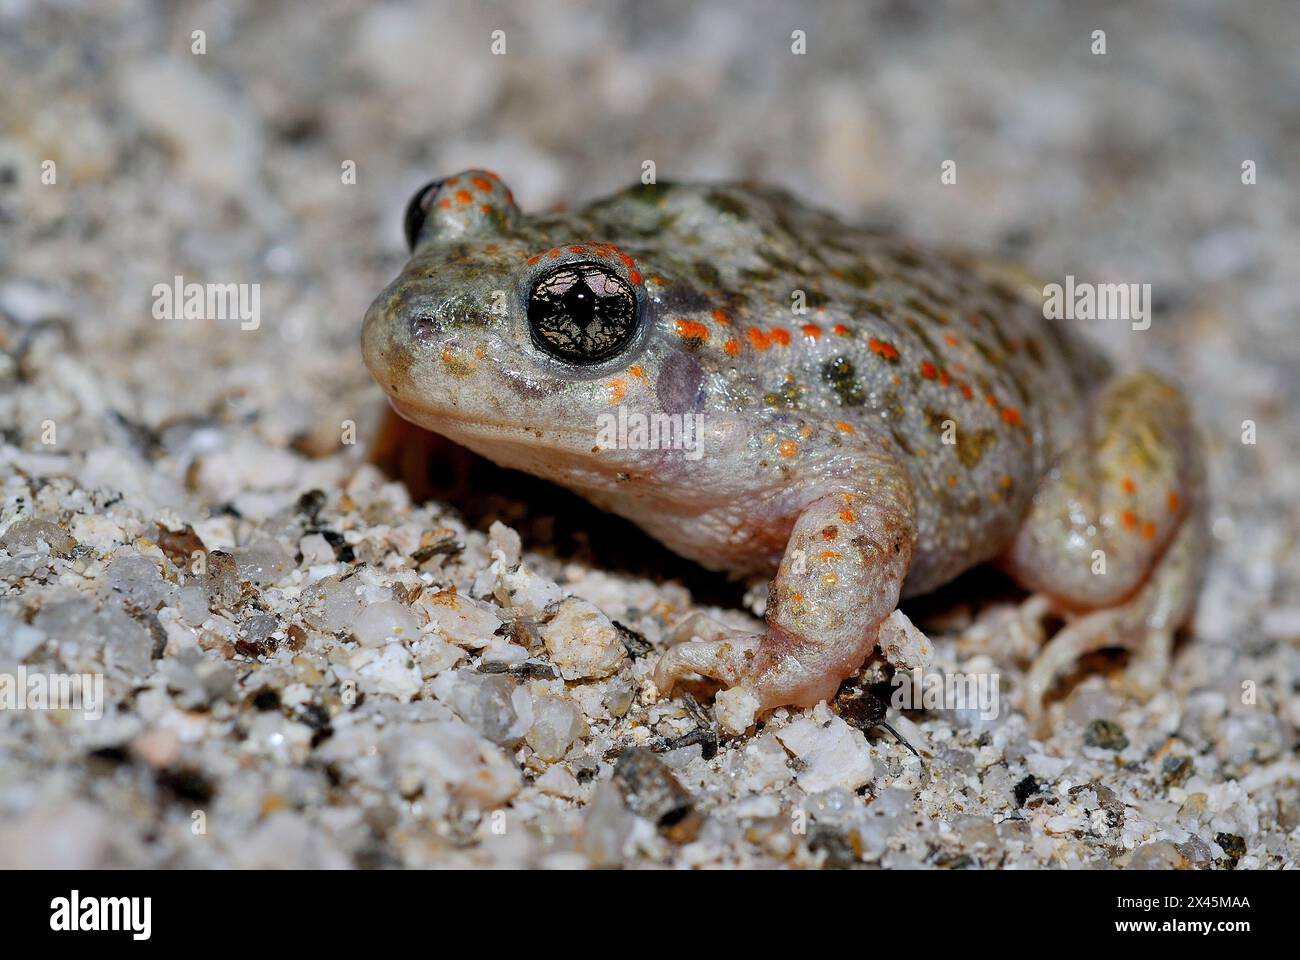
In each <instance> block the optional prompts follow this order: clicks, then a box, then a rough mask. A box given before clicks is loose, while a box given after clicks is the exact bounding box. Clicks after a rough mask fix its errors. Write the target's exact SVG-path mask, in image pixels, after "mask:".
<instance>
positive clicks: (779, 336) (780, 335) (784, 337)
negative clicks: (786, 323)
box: [768, 327, 790, 347]
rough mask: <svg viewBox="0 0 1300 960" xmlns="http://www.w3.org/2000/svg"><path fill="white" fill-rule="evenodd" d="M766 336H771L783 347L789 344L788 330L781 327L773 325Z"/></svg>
mask: <svg viewBox="0 0 1300 960" xmlns="http://www.w3.org/2000/svg"><path fill="white" fill-rule="evenodd" d="M768 336H769V337H771V338H772V340H773V341H774V342H775V343H779V344H780V345H781V346H783V347H788V346H790V331H789V330H785V329H783V328H781V327H773V328H772V330H771V332H770V333H769V334H768Z"/></svg>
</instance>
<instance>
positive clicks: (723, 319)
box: [713, 310, 731, 327]
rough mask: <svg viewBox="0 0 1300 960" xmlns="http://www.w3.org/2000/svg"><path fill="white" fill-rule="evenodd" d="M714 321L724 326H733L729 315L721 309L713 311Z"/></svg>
mask: <svg viewBox="0 0 1300 960" xmlns="http://www.w3.org/2000/svg"><path fill="white" fill-rule="evenodd" d="M713 322H714V323H716V324H719V325H720V326H723V327H729V326H731V321H730V320H728V319H727V315H726V314H725V313H723V312H722V311H721V310H714V311H713Z"/></svg>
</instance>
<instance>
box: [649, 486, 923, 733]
mask: <svg viewBox="0 0 1300 960" xmlns="http://www.w3.org/2000/svg"><path fill="white" fill-rule="evenodd" d="M899 476H900V475H896V474H891V475H890V476H889V477H885V476H881V475H877V477H876V481H875V483H874V484H873V485H871V486H870V487H869V489H870V495H868V494H862V493H829V494H824V495H822V496H820V497H818V498H817V499H815V500H813V501H812V502H811V503H809V504H808V505H807V506H806V507H805V508H804V509H803V510H802V512H801V513H800V514H799V517H798V519H797V520H796V521H795V524H794V528H793V530H792V531H791V534H790V539H789V542H788V543H787V545H786V551H785V555H784V557H783V559H782V561H781V566H780V568H779V570H778V571H777V574H776V578H775V580H773V582H772V590H771V594H770V598H769V601H768V608H767V630H766V631H765V632H764V633H762V634H751V635H746V634H737V635H728V636H725V637H720V638H719V637H715V638H713V639H709V640H691V641H688V642H686V643H682V644H679V645H678V646H676V647H673V648H672V649H671V650H669V651H668V653H666V654H665V655H664V656H663V658H662V659H661V660H660V661H659V665H658V667H657V668H656V670H655V686H656V687H658V689H659V691H660V693H661V694H662V695H667V694H668V693H670V692H671V691H672V688H673V686H674V685H675V684H676V683H677V681H678V680H679V679H681V678H682V677H683V676H685V675H687V674H690V673H698V674H703V675H704V676H707V677H712V678H713V679H716V680H720V681H722V682H723V683H724V684H726V685H727V686H728V687H730V688H731V689H730V690H727V691H724V692H723V693H721V694H719V695H718V700H717V714H718V723H719V726H720V727H721V728H722V729H723V730H725V731H726V732H729V733H739V732H743V730H744V729H745V728H746V727H748V726H749V724H750V723H752V722H753V719H754V717H755V716H756V715H757V713H758V712H759V711H762V710H768V709H771V708H773V707H777V706H782V705H784V704H793V705H796V706H811V705H812V704H815V703H817V702H818V701H819V700H824V699H827V698H829V697H831V696H833V695H834V694H835V691H836V689H838V687H839V684H840V682H841V681H842V680H843V679H844V678H845V677H847V676H849V675H851V674H852V673H853V671H855V670H856V669H857V668H858V667H859V666H861V664H862V661H863V660H864V659H865V658H866V655H867V654H868V653H869V652H870V651H871V648H872V647H873V646H874V645H875V643H876V637H877V633H878V631H879V628H880V623H881V621H883V620H884V619H885V618H886V617H888V616H889V614H890V613H891V612H892V611H893V610H894V607H895V606H896V604H897V603H898V595H899V591H900V589H901V587H902V583H903V577H904V576H905V575H906V573H907V566H908V562H909V560H910V558H911V553H912V542H913V536H914V534H913V528H912V523H911V509H910V506H911V504H910V490H909V488H908V487H907V486H906V485H905V483H903V482H901V480H899V479H898V478H899Z"/></svg>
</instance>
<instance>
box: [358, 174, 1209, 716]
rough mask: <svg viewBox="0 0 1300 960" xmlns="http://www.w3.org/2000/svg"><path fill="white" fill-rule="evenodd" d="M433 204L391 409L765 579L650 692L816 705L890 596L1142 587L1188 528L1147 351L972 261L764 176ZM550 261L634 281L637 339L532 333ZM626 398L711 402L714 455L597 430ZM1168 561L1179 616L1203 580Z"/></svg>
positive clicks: (481, 192)
mask: <svg viewBox="0 0 1300 960" xmlns="http://www.w3.org/2000/svg"><path fill="white" fill-rule="evenodd" d="M474 183H477V184H478V186H477V187H474V186H471V185H472V184H474ZM466 192H468V194H469V195H470V197H471V200H470V201H468V202H467V201H465V199H464V198H465V196H466ZM434 200H435V202H434V203H433V204H432V206H431V208H430V214H429V217H428V220H427V221H426V222H425V223H424V226H423V228H422V230H421V232H420V234H419V237H418V242H417V245H416V248H415V250H414V254H413V256H412V259H411V261H410V263H409V264H408V266H407V267H406V269H405V270H404V271H403V272H402V274H401V276H399V277H398V278H397V279H396V280H395V281H394V282H393V283H392V284H390V285H389V287H388V288H387V289H386V290H385V291H384V292H383V293H382V294H381V295H380V296H379V297H378V298H377V299H376V301H375V303H374V305H373V306H372V307H371V309H370V311H369V312H368V314H367V317H366V322H365V329H364V333H363V348H364V352H365V357H366V362H367V364H368V366H369V367H370V369H371V371H372V373H373V374H374V376H375V377H376V379H377V380H378V381H379V382H380V384H381V385H382V386H383V387H384V388H385V390H386V391H387V392H388V394H389V396H390V399H391V401H392V403H393V406H394V407H395V408H396V409H397V411H398V412H399V413H401V414H402V415H403V416H405V417H407V418H408V419H410V420H413V421H414V422H416V423H419V424H421V425H423V426H426V427H428V428H430V429H433V430H436V431H438V432H440V433H443V434H445V435H447V436H449V437H451V438H452V439H454V440H457V441H459V442H461V443H463V444H465V445H466V446H468V447H470V448H471V449H474V450H476V451H478V452H480V453H482V454H484V455H486V456H488V457H489V458H491V459H493V460H496V461H497V462H499V463H502V464H504V465H506V466H511V467H516V468H519V469H523V470H527V471H529V472H532V473H534V474H537V475H539V476H543V477H546V478H548V479H551V480H554V481H556V482H558V483H561V484H563V485H565V486H568V487H570V488H572V489H574V490H576V491H577V492H579V493H581V494H583V495H584V496H586V497H588V498H589V499H590V500H592V501H593V502H594V503H596V504H597V505H599V506H601V507H603V508H605V509H608V510H611V511H613V512H616V513H619V514H622V515H624V516H627V517H629V518H631V519H632V520H634V521H636V522H637V523H639V524H640V525H641V526H642V527H644V528H645V529H646V530H648V531H649V532H650V533H651V534H653V535H654V536H656V537H658V538H659V539H660V540H662V541H663V542H665V543H666V544H668V545H669V546H670V547H672V548H673V549H675V550H676V551H677V552H678V553H680V554H682V555H683V556H686V557H689V558H691V559H694V560H696V561H698V562H700V563H702V564H704V565H706V566H709V567H711V568H714V569H728V570H733V571H737V572H740V573H747V574H762V575H771V574H773V573H774V572H775V574H776V579H775V580H774V583H773V589H772V593H771V601H770V603H769V610H768V631H767V632H766V634H762V635H759V636H757V637H747V638H740V637H732V638H730V639H729V640H727V641H714V642H711V643H712V645H711V644H710V642H704V641H695V642H694V643H688V644H683V645H681V646H679V647H677V648H674V649H673V650H672V651H671V652H670V653H669V654H667V655H666V656H665V657H664V658H663V662H662V663H661V665H660V670H659V673H658V675H657V678H658V680H659V681H660V684H661V686H662V687H664V688H668V687H671V686H672V684H673V682H674V681H675V679H676V678H677V676H679V675H681V674H684V673H687V672H691V671H694V672H699V673H705V674H708V675H711V676H716V677H718V678H719V679H722V680H723V681H724V682H725V683H727V684H728V685H733V686H735V687H736V688H737V690H743V691H745V693H746V694H747V695H750V696H751V697H752V699H753V700H754V701H756V702H757V704H758V706H759V707H760V708H765V707H770V706H774V705H777V704H779V703H790V702H793V703H808V702H815V700H816V699H818V698H820V697H824V696H827V695H829V694H830V693H833V692H834V689H835V686H836V684H837V683H838V682H839V680H840V679H842V678H843V677H844V676H846V675H848V674H849V673H851V672H852V671H853V670H854V669H856V667H857V665H858V664H860V662H861V660H862V658H863V656H865V654H866V653H867V652H869V650H870V648H871V646H872V645H874V643H875V638H876V630H877V627H878V624H879V623H880V622H881V620H882V619H883V618H884V617H886V616H888V614H889V613H890V612H891V611H892V610H893V608H894V605H895V603H896V602H897V599H898V597H899V596H900V595H904V594H912V593H920V592H924V591H927V590H930V589H933V588H934V587H936V586H939V585H941V584H943V583H945V582H946V581H948V580H950V579H951V578H952V577H954V576H956V575H957V574H959V573H961V572H962V571H963V570H966V569H968V568H969V567H971V566H973V565H975V564H977V563H980V562H984V561H987V560H992V559H995V558H996V559H998V560H999V561H1000V562H1001V563H1002V564H1003V565H1004V567H1006V568H1007V569H1008V570H1010V571H1011V573H1012V574H1013V575H1014V576H1016V577H1017V578H1018V579H1019V580H1021V581H1022V582H1024V583H1025V584H1026V585H1027V586H1030V587H1031V588H1033V589H1036V590H1040V591H1043V592H1045V593H1047V594H1049V595H1051V596H1052V597H1053V598H1055V599H1056V601H1057V602H1058V603H1059V604H1060V605H1061V606H1063V607H1069V608H1071V609H1076V610H1079V609H1090V610H1097V609H1100V608H1115V609H1118V608H1120V607H1122V606H1124V605H1127V607H1125V609H1129V608H1132V607H1133V606H1134V604H1135V603H1139V601H1140V605H1141V606H1142V609H1143V610H1146V609H1148V608H1149V607H1151V605H1152V604H1153V603H1155V602H1156V601H1155V599H1152V598H1150V597H1146V596H1145V594H1146V593H1147V592H1149V591H1144V589H1143V588H1144V586H1145V585H1146V584H1147V583H1148V581H1149V580H1151V579H1152V578H1151V573H1152V571H1153V570H1154V569H1155V568H1156V567H1157V566H1158V565H1159V561H1160V560H1161V558H1162V557H1163V556H1165V555H1167V554H1172V553H1173V552H1174V551H1171V550H1169V549H1168V548H1169V545H1170V543H1171V542H1173V541H1174V539H1175V537H1176V536H1177V534H1178V532H1179V530H1180V529H1182V528H1184V527H1198V526H1199V524H1187V523H1185V522H1184V521H1185V519H1186V518H1188V517H1189V516H1193V515H1194V514H1195V513H1196V511H1195V510H1194V507H1195V505H1196V504H1197V503H1198V502H1199V489H1200V468H1199V457H1198V455H1197V453H1196V446H1195V442H1194V439H1193V434H1192V430H1191V427H1190V423H1189V420H1188V417H1187V412H1186V408H1185V405H1184V404H1183V403H1182V401H1181V398H1180V397H1179V396H1178V395H1177V393H1176V392H1175V391H1174V390H1173V389H1172V388H1171V387H1169V386H1167V385H1166V384H1164V383H1163V382H1161V381H1159V380H1158V379H1156V378H1155V377H1153V376H1151V375H1149V374H1139V375H1136V376H1135V377H1131V378H1128V379H1126V380H1120V381H1114V382H1110V381H1107V380H1106V372H1105V367H1104V365H1103V364H1102V363H1101V362H1100V361H1099V360H1098V359H1097V357H1096V356H1094V355H1092V354H1091V353H1090V352H1088V351H1087V350H1086V349H1084V348H1083V347H1082V346H1081V345H1080V344H1079V343H1078V342H1076V341H1075V340H1074V339H1073V338H1071V337H1069V336H1068V335H1067V331H1066V330H1064V329H1061V328H1060V325H1059V324H1053V323H1051V322H1049V321H1047V320H1045V319H1044V318H1043V317H1042V313H1041V310H1040V309H1037V308H1036V307H1034V306H1033V305H1031V304H1030V303H1029V302H1028V301H1026V300H1023V299H1022V298H1021V297H1020V296H1018V295H1017V294H1015V293H1013V292H1012V291H1011V290H1010V289H1009V288H1008V287H1007V286H1006V285H1004V284H1001V283H999V282H998V281H997V280H995V279H991V275H992V273H993V271H991V270H989V269H985V268H983V267H981V266H980V264H979V263H977V262H975V261H969V260H962V259H959V258H956V257H954V256H952V255H948V254H943V253H938V252H935V251H931V250H924V249H921V248H919V247H917V246H915V245H912V244H909V243H907V242H905V241H903V240H900V239H898V238H896V237H893V236H890V235H886V234H882V233H878V232H870V231H867V230H863V229H860V228H856V227H852V226H848V225H845V224H844V223H841V222H840V221H839V220H838V219H836V218H835V217H833V216H832V215H830V214H827V213H824V212H820V211H817V210H814V209H810V208H808V207H805V206H803V205H801V204H800V203H799V202H798V201H797V200H795V199H794V198H793V197H791V196H790V195H789V194H788V193H785V192H783V191H780V190H775V189H771V188H764V187H757V186H748V185H734V184H729V185H704V186H685V185H673V186H670V185H665V184H661V185H659V186H639V187H634V188H631V189H629V190H626V191H624V192H623V193H621V194H618V195H616V196H614V197H612V198H609V199H607V200H603V201H599V202H596V203H593V204H591V205H590V206H588V207H586V208H584V209H582V210H579V211H575V212H569V213H560V214H547V215H540V216H533V217H525V216H523V215H521V214H520V213H519V211H518V210H517V209H516V208H515V206H514V203H513V201H512V200H511V198H510V196H509V191H508V190H506V188H505V187H504V185H502V184H501V183H500V181H499V180H497V179H495V178H494V177H493V176H492V175H490V174H483V173H482V172H477V171H470V172H467V173H464V174H461V175H459V176H458V177H457V178H453V180H452V181H447V183H446V185H444V186H443V187H442V188H441V189H440V190H439V192H438V194H437V196H436V197H435V198H434ZM593 244H608V245H612V247H608V246H600V247H596V246H593ZM576 245H581V248H582V249H581V250H580V251H578V252H573V251H572V250H571V249H570V248H571V247H573V246H576ZM615 248H616V249H615ZM553 251H554V253H553ZM567 261H594V262H599V263H603V264H606V265H611V266H613V267H614V268H615V269H617V270H618V271H619V275H620V276H622V277H624V278H625V279H627V280H628V282H629V283H631V284H632V285H633V287H634V288H635V289H636V291H637V297H638V300H639V302H640V308H641V311H642V313H641V327H640V333H639V335H638V337H637V338H636V339H635V340H634V341H633V343H632V344H631V345H630V346H629V347H628V348H627V349H626V350H624V351H623V352H622V353H620V354H619V355H617V356H615V357H613V358H611V359H609V360H606V361H604V362H602V363H600V364H597V365H594V366H575V365H572V364H568V363H564V362H561V361H559V360H556V359H554V358H553V357H551V356H549V355H547V354H545V353H543V352H542V351H540V350H539V349H538V348H537V347H536V346H535V345H534V343H533V342H532V339H531V337H530V335H529V327H528V322H527V317H526V303H527V294H528V290H529V289H530V288H531V285H532V283H533V281H534V280H535V279H536V278H537V277H538V276H539V275H540V274H541V273H542V272H544V271H546V270H548V269H550V268H551V267H553V266H555V265H556V264H559V263H564V262H567ZM620 404H621V405H623V406H624V407H626V408H627V409H628V410H630V411H637V412H642V413H646V414H654V413H665V414H685V413H699V414H703V416H704V423H705V435H704V446H703V456H701V457H700V458H699V459H698V460H694V461H692V460H689V459H687V458H685V457H683V456H682V454H681V452H680V451H667V450H607V449H598V448H596V447H595V446H594V439H595V437H596V434H597V429H598V426H597V424H598V417H599V416H600V415H601V414H606V413H610V412H612V411H615V410H617V409H618V406H619V405H620ZM1130 488H1132V489H1131V490H1130ZM845 498H848V499H845ZM1098 548H1100V549H1103V550H1105V552H1106V554H1107V557H1108V560H1109V565H1108V568H1107V573H1106V574H1104V575H1102V576H1100V577H1099V576H1098V575H1097V574H1096V572H1095V569H1094V568H1093V566H1092V565H1091V561H1092V560H1093V559H1094V554H1093V551H1094V550H1096V549H1098ZM783 558H784V559H783ZM1173 579H1174V580H1175V581H1176V583H1175V584H1174V586H1173V587H1170V588H1168V589H1165V590H1163V591H1162V596H1168V595H1170V594H1171V592H1172V593H1176V594H1177V595H1178V602H1176V603H1173V604H1172V607H1173V608H1176V609H1175V610H1174V614H1176V616H1175V615H1173V614H1171V615H1170V617H1169V618H1167V619H1170V620H1171V621H1172V620H1179V619H1181V618H1182V617H1183V616H1184V615H1185V612H1186V610H1185V608H1186V606H1187V601H1186V597H1187V596H1188V595H1190V587H1189V586H1188V585H1189V584H1191V583H1192V582H1194V579H1195V576H1194V572H1193V571H1191V570H1189V571H1188V572H1187V573H1186V575H1182V576H1178V577H1174V578H1173ZM1144 616H1145V614H1141V615H1138V620H1141V619H1142V617H1144ZM1089 622H1091V621H1089ZM1173 625H1174V626H1176V625H1177V624H1176V623H1174V624H1173ZM1076 632H1077V631H1076ZM1114 632H1115V631H1112V633H1114ZM1129 632H1130V633H1134V632H1136V633H1142V632H1144V631H1143V630H1137V631H1129ZM1111 639H1113V640H1114V641H1115V642H1122V643H1129V642H1130V641H1128V640H1126V639H1125V638H1123V637H1112V638H1111ZM1080 642H1081V641H1080ZM1090 642H1091V641H1090ZM1136 643H1137V641H1133V642H1132V644H1131V645H1133V644H1136ZM719 644H721V646H719ZM1072 644H1073V645H1074V646H1077V642H1074V641H1071V642H1067V643H1062V644H1059V645H1058V647H1070V646H1071V645H1072ZM1093 645H1096V643H1095V642H1094V643H1093ZM1050 681H1051V677H1050V676H1049V677H1047V678H1046V681H1043V679H1042V678H1041V677H1040V678H1039V680H1038V682H1039V685H1040V686H1042V685H1043V683H1044V682H1046V683H1048V684H1050ZM1042 692H1045V688H1044V690H1039V691H1033V695H1034V696H1040V695H1041V693H1042Z"/></svg>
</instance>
